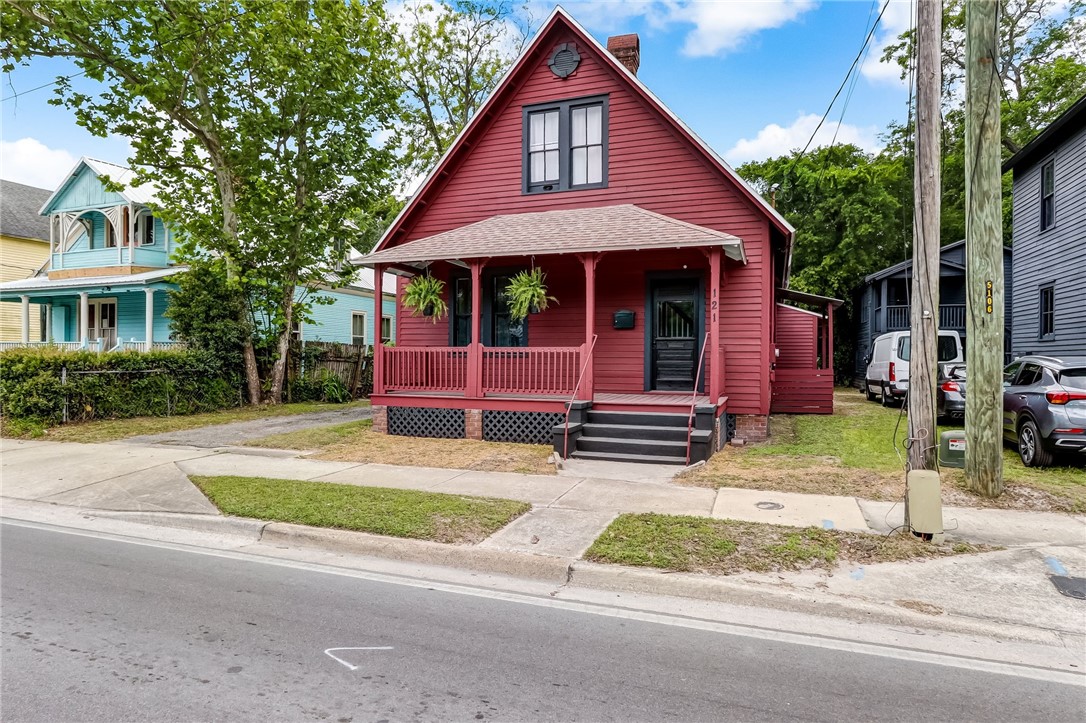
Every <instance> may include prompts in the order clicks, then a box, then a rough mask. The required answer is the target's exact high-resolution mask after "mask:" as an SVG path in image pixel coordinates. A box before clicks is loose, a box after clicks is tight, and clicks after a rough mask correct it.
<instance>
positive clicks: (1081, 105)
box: [1000, 95, 1086, 173]
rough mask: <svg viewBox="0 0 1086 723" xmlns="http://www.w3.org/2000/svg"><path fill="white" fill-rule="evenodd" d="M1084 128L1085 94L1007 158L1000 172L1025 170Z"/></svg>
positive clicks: (1085, 117)
mask: <svg viewBox="0 0 1086 723" xmlns="http://www.w3.org/2000/svg"><path fill="white" fill-rule="evenodd" d="M1083 128H1086V95H1084V96H1082V97H1081V98H1079V99H1078V100H1077V101H1075V102H1074V103H1073V104H1072V105H1071V107H1070V108H1068V109H1067V110H1065V111H1064V112H1063V113H1062V114H1061V115H1060V117H1059V118H1057V119H1056V120H1054V121H1052V123H1051V124H1049V126H1048V128H1045V129H1044V130H1043V131H1041V133H1040V135H1038V136H1037V137H1036V138H1034V139H1033V140H1032V141H1030V142H1029V143H1027V144H1026V145H1024V146H1023V147H1022V148H1020V149H1019V151H1018V152H1017V153H1015V154H1014V155H1013V156H1011V157H1010V158H1008V159H1007V160H1006V161H1005V162H1004V163H1003V167H1002V168H1001V169H1000V170H1001V172H1003V173H1006V172H1007V171H1010V170H1012V169H1013V170H1014V171H1015V173H1017V172H1018V170H1019V169H1023V170H1025V168H1028V167H1029V166H1032V165H1033V164H1034V163H1036V162H1037V161H1039V160H1041V158H1043V157H1044V156H1046V155H1048V153H1049V152H1050V151H1052V150H1054V149H1055V148H1056V147H1057V146H1058V145H1060V144H1061V143H1063V142H1064V141H1065V140H1067V139H1068V138H1069V137H1070V136H1071V135H1073V134H1075V133H1077V132H1078V131H1081V130H1082V129H1083Z"/></svg>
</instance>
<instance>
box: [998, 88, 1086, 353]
mask: <svg viewBox="0 0 1086 723" xmlns="http://www.w3.org/2000/svg"><path fill="white" fill-rule="evenodd" d="M1007 171H1012V172H1013V173H1014V191H1013V204H1014V205H1013V221H1012V223H1013V234H1014V235H1013V244H1014V277H1013V285H1011V286H1010V287H1009V288H1010V289H1011V296H1012V298H1013V301H1014V303H1013V310H1014V318H1013V323H1012V336H1011V352H1012V354H1013V356H1015V357H1018V356H1023V355H1025V354H1045V355H1050V356H1061V355H1071V354H1074V355H1083V354H1086V96H1084V97H1082V98H1080V99H1079V100H1078V102H1076V103H1075V104H1074V105H1072V106H1071V107H1070V108H1069V109H1068V110H1067V111H1066V112H1064V114H1063V115H1061V116H1060V117H1059V118H1057V119H1056V120H1055V121H1054V122H1053V123H1052V125H1050V126H1049V127H1048V128H1046V129H1045V130H1044V131H1042V132H1041V134H1040V135H1039V136H1037V138H1035V139H1034V140H1033V141H1032V142H1030V143H1029V144H1028V145H1026V146H1025V147H1024V148H1022V150H1020V151H1019V152H1018V153H1016V154H1015V155H1014V156H1013V157H1011V158H1010V159H1009V160H1008V161H1007V162H1006V163H1004V164H1003V172H1004V173H1006V172H1007ZM1009 318H1010V317H1008V319H1009Z"/></svg>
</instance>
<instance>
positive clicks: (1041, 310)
mask: <svg viewBox="0 0 1086 723" xmlns="http://www.w3.org/2000/svg"><path fill="white" fill-rule="evenodd" d="M1046 291H1048V292H1049V293H1050V294H1051V298H1052V330H1051V331H1049V332H1048V333H1047V334H1046V333H1045V330H1044V328H1045V327H1044V318H1045V307H1044V295H1045V292H1046ZM1055 339H1056V282H1055V281H1049V282H1046V283H1044V284H1041V285H1040V286H1038V287H1037V340H1038V341H1054V340H1055Z"/></svg>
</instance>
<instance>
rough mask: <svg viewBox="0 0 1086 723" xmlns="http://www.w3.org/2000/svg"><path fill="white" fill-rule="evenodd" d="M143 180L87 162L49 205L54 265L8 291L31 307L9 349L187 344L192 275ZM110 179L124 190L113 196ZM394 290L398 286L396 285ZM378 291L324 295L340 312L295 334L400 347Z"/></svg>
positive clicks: (365, 284)
mask: <svg viewBox="0 0 1086 723" xmlns="http://www.w3.org/2000/svg"><path fill="white" fill-rule="evenodd" d="M133 175H134V174H133V172H132V171H131V170H129V169H127V168H123V167H121V166H116V165H114V164H112V163H106V162H104V161H99V160H95V159H91V158H83V159H81V160H80V161H79V162H78V163H77V164H76V166H75V168H73V169H72V171H71V172H70V173H69V174H68V175H67V177H66V178H65V180H64V182H63V183H61V185H60V187H59V188H57V190H56V191H54V192H53V194H52V195H51V196H50V197H49V199H48V200H47V201H46V202H45V205H44V206H43V207H42V209H41V211H40V214H41V215H42V216H45V217H47V218H48V223H49V249H50V256H49V262H48V263H47V265H46V267H45V268H43V270H42V271H41V272H39V273H38V274H37V275H35V276H33V277H31V278H27V279H20V280H17V281H11V282H7V283H3V284H0V302H6V303H19V304H21V305H22V341H21V342H13V343H4V344H3V345H0V347H10V346H23V345H28V344H35V343H37V344H41V343H47V344H56V345H60V346H65V347H69V348H89V349H96V350H99V351H111V350H118V349H137V350H148V349H164V348H169V347H170V346H171V345H174V344H176V343H177V342H176V341H175V339H174V337H173V334H172V332H171V328H170V320H169V319H167V318H166V317H165V315H164V312H165V311H166V306H167V304H168V303H169V298H168V294H167V292H168V291H169V290H170V289H172V288H176V285H175V283H174V282H175V281H176V279H175V278H174V277H175V276H176V275H177V274H180V273H183V272H184V271H185V270H186V267H185V266H183V265H179V264H177V263H175V262H174V260H173V253H174V250H175V248H176V241H177V235H176V233H175V232H174V231H173V230H172V229H171V228H170V226H169V225H167V224H165V223H163V222H162V220H161V219H159V218H156V217H155V215H154V213H153V211H152V210H151V208H150V206H151V205H153V203H154V194H155V189H154V188H153V187H152V186H151V185H150V184H144V185H142V186H133V185H131V183H130V181H131V179H132V177H133ZM102 177H108V178H109V180H110V181H112V182H113V183H116V184H121V185H123V186H124V190H123V191H120V192H114V191H111V190H108V189H107V188H106V185H105V183H103V181H102ZM371 275H372V274H371ZM384 288H386V289H395V288H396V286H395V283H393V282H391V281H390V282H388V283H385V285H384ZM373 290H374V284H373V279H372V278H367V277H365V276H362V275H359V276H358V277H356V279H355V280H354V281H352V282H351V283H350V284H349V285H347V286H341V287H338V288H335V289H333V288H331V287H327V288H324V287H322V288H319V289H317V290H316V291H315V295H319V296H323V297H326V298H327V299H330V300H331V302H332V303H330V304H328V305H317V306H315V308H314V312H313V316H314V317H315V320H314V323H304V324H301V325H297V326H296V328H295V329H294V333H295V335H296V336H298V337H300V338H302V339H307V340H311V341H336V342H341V343H345V344H351V343H358V344H363V343H364V344H373V343H374V340H375V339H376V338H378V336H380V337H381V338H382V339H390V338H394V337H393V334H394V329H393V327H392V325H393V324H394V323H395V322H394V318H395V311H396V301H395V296H394V295H393V294H387V295H384V302H383V304H382V314H381V315H380V319H378V315H376V314H375V313H374V301H373ZM31 304H37V305H41V306H43V307H44V308H45V324H44V333H43V334H42V336H44V337H45V338H43V339H31V338H30V328H31V325H30V305H31ZM386 319H387V321H386Z"/></svg>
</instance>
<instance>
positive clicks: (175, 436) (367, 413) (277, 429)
mask: <svg viewBox="0 0 1086 723" xmlns="http://www.w3.org/2000/svg"><path fill="white" fill-rule="evenodd" d="M372 415H373V412H372V411H371V410H370V408H369V407H356V406H352V407H348V408H346V409H335V410H332V411H327V412H309V413H307V414H291V415H288V416H283V417H268V418H266V419H254V420H252V421H249V422H231V423H230V424H216V425H213V426H210V427H198V428H196V429H184V430H181V431H177V432H165V433H163V434H143V435H140V436H138V437H129V438H128V439H122V440H120V441H119V442H117V443H118V444H138V445H143V446H146V445H149V444H167V445H180V446H185V447H204V448H214V447H232V446H237V445H241V444H244V443H246V442H249V441H251V440H254V439H260V438H261V437H268V436H270V435H273V434H284V433H286V432H297V431H299V430H302V429H309V428H311V427H329V426H332V425H334V424H344V423H346V422H356V421H358V420H360V419H369V418H370V417H371V416H372Z"/></svg>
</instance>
